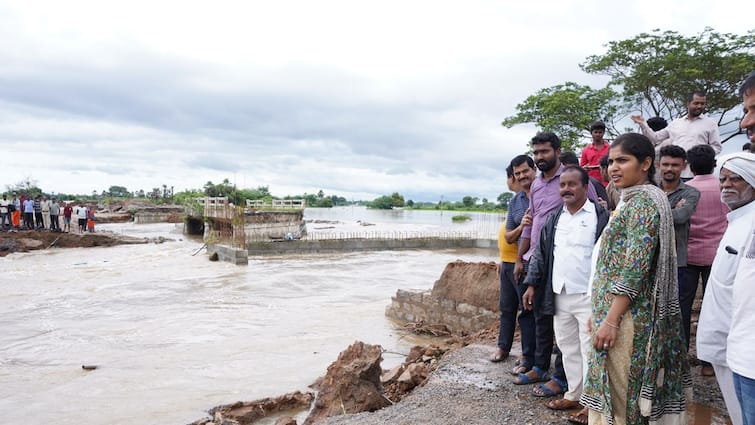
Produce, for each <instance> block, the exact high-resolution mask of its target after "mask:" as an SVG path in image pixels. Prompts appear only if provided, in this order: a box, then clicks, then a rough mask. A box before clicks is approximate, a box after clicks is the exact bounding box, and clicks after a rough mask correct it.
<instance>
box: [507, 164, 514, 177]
mask: <svg viewBox="0 0 755 425" xmlns="http://www.w3.org/2000/svg"><path fill="white" fill-rule="evenodd" d="M506 177H507V178H512V177H514V167H512V166H511V164H509V166H508V167H506Z"/></svg>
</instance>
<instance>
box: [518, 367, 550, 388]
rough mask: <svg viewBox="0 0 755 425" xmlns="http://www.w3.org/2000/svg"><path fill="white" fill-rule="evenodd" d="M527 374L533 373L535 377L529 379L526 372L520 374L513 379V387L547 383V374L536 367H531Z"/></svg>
mask: <svg viewBox="0 0 755 425" xmlns="http://www.w3.org/2000/svg"><path fill="white" fill-rule="evenodd" d="M529 372H535V373H536V374H537V376H536V377H534V378H530V377H529V376H527V373H528V372H525V373H520V374H518V375H517V377H516V378H514V385H526V384H534V383H537V382H546V381H548V372H546V371H544V370H540V368H539V367H537V366H535V367H533V368H532V369H531V370H530V371H529Z"/></svg>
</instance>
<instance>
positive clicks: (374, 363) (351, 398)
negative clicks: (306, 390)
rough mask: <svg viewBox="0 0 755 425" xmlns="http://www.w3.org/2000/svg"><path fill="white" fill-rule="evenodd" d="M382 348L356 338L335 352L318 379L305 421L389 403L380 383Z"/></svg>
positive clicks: (365, 409)
mask: <svg viewBox="0 0 755 425" xmlns="http://www.w3.org/2000/svg"><path fill="white" fill-rule="evenodd" d="M382 353H383V350H382V348H381V347H380V346H379V345H370V344H365V343H363V342H361V341H357V342H355V343H353V344H352V345H350V346H349V347H348V348H347V349H346V350H344V351H342V352H341V354H339V355H338V359H337V360H336V361H335V362H333V363H332V364H331V365H330V366H328V371H327V373H326V374H325V377H324V378H323V379H322V380H320V381H319V384H318V388H317V389H318V391H319V392H318V394H317V398H316V399H315V403H314V407H313V408H312V411H311V412H310V414H309V416H308V417H307V419H306V420H305V422H304V423H305V424H313V423H315V422H318V421H320V420H321V419H323V418H326V417H330V416H335V415H342V414H345V413H354V412H364V411H373V410H378V409H381V408H383V407H385V406H388V405H390V404H391V402H390V401H389V400H388V399H386V398H385V397H384V396H383V388H382V384H381V383H380V375H381V373H382V369H381V367H380V361H381V360H382Z"/></svg>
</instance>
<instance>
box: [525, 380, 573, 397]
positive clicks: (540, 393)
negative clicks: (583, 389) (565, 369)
mask: <svg viewBox="0 0 755 425" xmlns="http://www.w3.org/2000/svg"><path fill="white" fill-rule="evenodd" d="M551 382H553V383H555V384H556V385H557V386H558V389H557V390H552V389H551V388H550V387H548V384H550V383H551ZM567 388H568V385H567V384H566V382H563V381H561V380H560V379H558V378H551V379H550V381H548V382H546V383H545V384H540V385H538V386H537V387H535V388H533V389H532V395H533V396H535V397H553V396H557V395H561V394H563V393H565V392H566V389H567Z"/></svg>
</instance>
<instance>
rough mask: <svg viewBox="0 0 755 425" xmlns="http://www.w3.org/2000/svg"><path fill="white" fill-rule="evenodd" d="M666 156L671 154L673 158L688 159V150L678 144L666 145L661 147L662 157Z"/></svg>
mask: <svg viewBox="0 0 755 425" xmlns="http://www.w3.org/2000/svg"><path fill="white" fill-rule="evenodd" d="M664 156H670V157H671V158H681V159H683V160H685V161H686V160H687V152H686V151H685V150H684V148H681V147H679V146H676V145H666V146H664V147H662V148H661V158H662V157H664Z"/></svg>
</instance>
